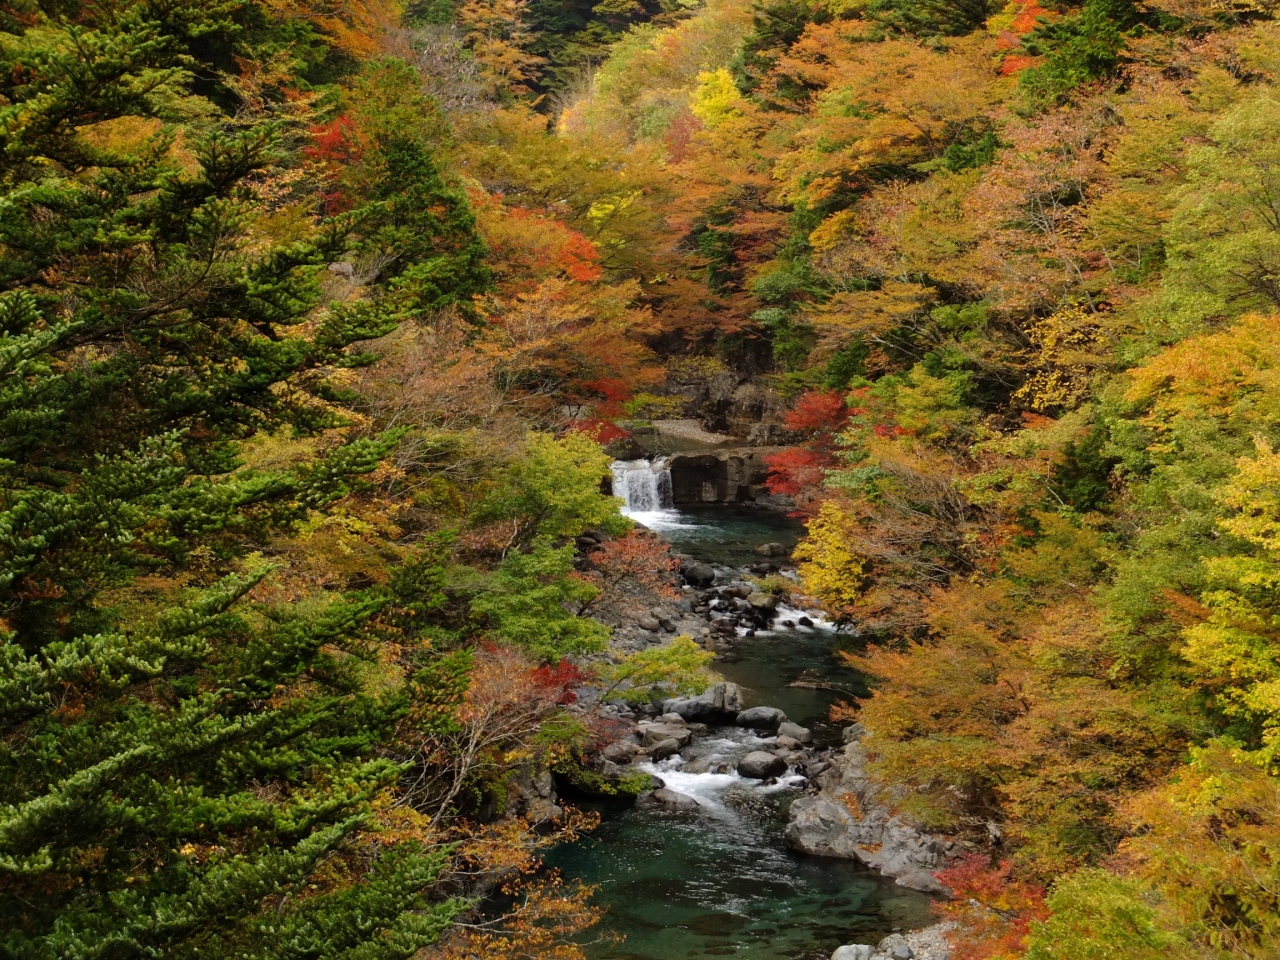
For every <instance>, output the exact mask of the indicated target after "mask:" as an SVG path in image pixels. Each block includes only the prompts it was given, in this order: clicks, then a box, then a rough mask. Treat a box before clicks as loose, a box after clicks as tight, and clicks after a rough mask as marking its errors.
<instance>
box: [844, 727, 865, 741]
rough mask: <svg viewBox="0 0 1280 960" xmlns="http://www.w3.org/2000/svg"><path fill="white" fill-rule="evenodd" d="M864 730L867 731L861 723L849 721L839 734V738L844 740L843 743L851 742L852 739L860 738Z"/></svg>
mask: <svg viewBox="0 0 1280 960" xmlns="http://www.w3.org/2000/svg"><path fill="white" fill-rule="evenodd" d="M866 732H867V731H866V728H864V727H863V726H862V724H860V723H851V724H849V726H847V727H845V728H844V732H843V733H842V734H841V738H842V739H843V740H844V742H845V743H853V741H855V740H861V739H862V735H863V734H864V733H866Z"/></svg>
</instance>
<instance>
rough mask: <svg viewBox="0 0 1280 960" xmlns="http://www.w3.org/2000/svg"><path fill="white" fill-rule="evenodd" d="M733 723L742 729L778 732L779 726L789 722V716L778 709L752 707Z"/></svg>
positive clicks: (740, 714) (739, 715)
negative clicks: (752, 728) (749, 728)
mask: <svg viewBox="0 0 1280 960" xmlns="http://www.w3.org/2000/svg"><path fill="white" fill-rule="evenodd" d="M733 722H734V723H736V724H737V725H738V726H740V727H754V728H756V729H758V730H776V729H777V728H778V726H779V724H783V723H786V722H787V715H786V714H785V713H783V712H782V711H781V710H779V709H778V708H777V707H751V708H750V709H748V710H743V711H742V712H741V713H739V714H738V716H737V717H736V718H734V721H733Z"/></svg>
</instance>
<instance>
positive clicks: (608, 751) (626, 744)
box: [600, 740, 640, 763]
mask: <svg viewBox="0 0 1280 960" xmlns="http://www.w3.org/2000/svg"><path fill="white" fill-rule="evenodd" d="M639 752H640V748H639V747H638V746H636V745H635V744H634V743H632V742H631V741H630V740H619V741H618V742H617V743H611V744H609V745H608V746H607V747H605V748H604V749H603V750H601V751H600V756H602V757H604V758H605V759H606V760H612V761H613V762H614V763H630V762H631V758H632V757H634V756H635V755H636V754H637V753H639Z"/></svg>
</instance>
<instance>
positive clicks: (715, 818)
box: [547, 507, 931, 960]
mask: <svg viewBox="0 0 1280 960" xmlns="http://www.w3.org/2000/svg"><path fill="white" fill-rule="evenodd" d="M664 513H667V514H669V515H668V518H667V519H668V522H667V523H665V524H663V527H665V529H661V532H662V533H663V534H664V535H665V536H667V537H668V538H669V539H671V540H672V542H673V544H674V545H675V547H676V549H677V550H679V551H681V552H683V553H688V554H690V555H692V556H695V557H697V558H698V559H700V560H705V561H708V562H716V563H728V564H744V563H749V562H754V561H758V560H759V559H760V558H759V557H758V556H756V555H755V553H754V547H755V546H758V545H759V544H761V543H769V542H775V541H777V542H783V543H787V544H788V545H791V544H792V543H794V541H795V538H796V537H797V536H798V534H799V533H800V532H801V531H800V528H799V525H798V524H796V523H795V522H794V521H792V520H790V519H788V518H786V517H780V516H778V515H777V514H769V513H764V512H756V511H749V510H738V509H734V508H723V507H721V508H708V509H705V510H701V511H696V512H690V513H687V514H684V515H682V516H681V515H674V514H673V513H672V512H667V511H664ZM655 526H657V524H655ZM856 646H857V641H856V639H854V638H853V637H851V636H849V635H848V634H843V633H837V632H835V631H832V630H824V629H814V630H808V629H791V630H788V629H778V630H776V631H773V632H770V633H766V634H761V635H759V636H756V637H752V638H744V639H742V640H740V641H739V642H738V644H737V646H736V647H735V649H734V650H733V651H732V652H731V653H730V654H728V655H727V658H726V659H724V660H723V661H720V662H717V664H716V669H717V670H719V671H720V672H721V673H722V674H723V675H724V676H725V678H726V679H729V680H732V681H734V682H735V683H738V684H740V685H741V686H743V687H744V689H745V691H746V693H747V697H748V701H749V702H750V703H752V704H768V705H770V706H777V707H780V708H781V709H783V710H784V711H786V713H787V715H788V717H790V718H791V719H793V720H797V721H799V722H801V723H804V724H805V725H807V726H810V727H812V728H813V729H814V732H815V735H816V737H817V739H818V740H819V742H839V730H838V728H836V727H835V726H833V725H830V724H828V723H827V722H826V719H825V718H826V714H827V710H828V708H829V706H830V704H831V702H832V700H833V699H835V698H839V697H847V696H856V695H860V694H862V693H865V691H866V687H865V685H864V683H863V679H862V678H861V677H860V676H859V674H857V673H856V672H855V671H853V670H852V669H850V668H849V667H848V666H847V665H845V664H844V663H843V661H841V660H839V659H838V658H837V656H836V650H837V649H840V648H845V649H854V648H856ZM814 676H817V677H821V679H822V680H823V681H825V682H827V683H830V684H832V685H834V686H836V687H838V688H839V689H838V690H829V689H821V690H815V689H805V688H796V687H792V686H790V685H789V684H791V683H793V682H794V681H796V680H797V679H800V680H803V679H804V678H806V677H814ZM695 744H696V748H695V749H694V750H693V751H692V752H690V751H685V753H686V757H685V758H683V759H682V758H680V757H675V758H672V759H671V760H667V761H663V763H661V764H659V765H657V766H656V767H650V768H648V769H650V770H651V771H652V772H653V773H655V775H657V776H658V777H661V778H662V779H663V780H664V781H665V782H666V784H667V786H668V787H670V788H671V789H674V790H677V791H679V792H681V793H685V794H687V795H690V796H693V797H694V798H695V799H696V800H698V802H699V804H700V806H699V807H698V809H696V810H691V811H671V810H666V809H663V808H660V807H648V808H644V807H621V806H617V805H606V804H600V805H597V807H596V809H598V810H599V811H600V813H601V815H602V820H601V824H600V827H599V828H598V829H597V830H596V831H595V833H594V834H592V835H591V836H590V837H587V838H586V839H584V840H582V841H580V842H578V843H576V844H572V845H567V846H564V847H560V848H558V849H556V850H554V851H552V853H551V855H550V856H549V857H548V858H547V860H548V864H549V865H550V866H553V867H556V868H558V869H560V870H561V871H562V872H563V873H564V875H565V876H566V877H569V878H576V879H580V880H582V881H584V882H586V883H591V884H597V885H598V886H599V891H598V893H597V895H596V902H597V903H598V904H600V905H602V906H605V907H607V908H608V910H609V913H608V915H607V916H606V918H605V920H604V922H603V924H602V925H601V927H600V928H597V931H596V932H597V933H598V932H599V931H600V930H603V931H605V932H608V933H613V934H620V935H622V936H623V937H625V939H624V941H623V942H622V943H620V944H615V943H609V942H603V941H601V942H596V943H593V944H591V945H590V946H588V948H587V954H588V956H589V957H591V958H592V960H710V958H713V957H735V958H739V960H826V958H827V957H829V956H830V954H831V952H832V951H833V950H834V949H835V948H836V947H838V946H840V945H841V944H844V943H868V942H870V943H875V942H877V941H878V940H880V939H881V938H883V937H884V936H885V935H887V934H889V933H891V932H893V931H894V930H898V929H907V930H909V929H915V928H918V927H922V926H925V925H927V924H928V923H930V922H931V919H930V913H929V903H930V901H929V898H928V897H926V896H924V895H923V894H919V893H915V892H912V891H909V890H905V889H903V888H902V887H898V886H895V885H894V884H893V882H892V881H890V880H886V879H884V878H882V877H880V876H878V875H874V874H872V873H871V872H870V871H868V870H866V869H865V868H864V867H862V866H860V865H858V864H856V863H853V862H850V861H846V860H837V859H827V858H817V857H802V856H799V855H797V854H794V853H792V852H791V851H789V850H788V849H787V848H786V844H785V842H784V839H783V829H784V827H785V825H786V816H785V814H786V807H787V805H788V804H789V803H790V801H791V800H792V799H794V798H795V797H796V796H798V795H799V792H798V791H797V790H796V789H795V788H794V787H791V786H788V785H787V784H786V783H785V782H784V783H782V784H779V785H776V786H769V787H766V786H763V785H761V784H759V783H758V782H756V781H749V780H744V779H743V778H740V777H738V776H737V775H736V774H732V773H719V774H717V773H713V772H693V771H695V770H703V769H704V768H705V767H706V765H707V764H708V763H712V764H714V763H715V762H716V761H719V762H721V763H723V764H725V765H726V766H725V767H724V769H727V770H732V764H733V762H734V761H735V760H736V759H737V758H738V757H740V756H741V755H743V754H744V753H746V752H748V751H749V750H751V749H753V747H759V746H762V745H764V744H762V742H761V741H760V740H757V739H756V738H755V737H754V736H753V735H751V734H750V733H748V732H746V731H742V730H739V729H736V728H721V729H718V730H712V731H709V732H708V734H707V735H706V737H705V738H703V739H700V740H699V741H695ZM690 767H692V769H686V768H690ZM713 769H714V768H713Z"/></svg>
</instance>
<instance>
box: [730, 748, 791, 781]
mask: <svg viewBox="0 0 1280 960" xmlns="http://www.w3.org/2000/svg"><path fill="white" fill-rule="evenodd" d="M786 772H787V761H785V760H783V759H782V758H781V757H775V756H774V755H773V754H772V753H765V752H764V751H763V750H755V751H753V752H751V753H748V754H747V755H746V756H745V757H743V758H742V759H741V760H739V761H738V773H740V774H742V775H743V776H744V777H751V778H752V779H755V780H768V779H769V778H770V777H778V776H781V775H782V774H784V773H786Z"/></svg>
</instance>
